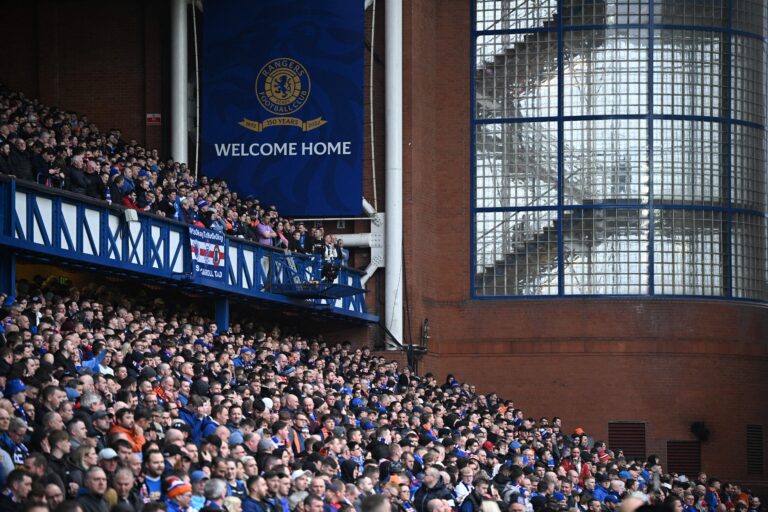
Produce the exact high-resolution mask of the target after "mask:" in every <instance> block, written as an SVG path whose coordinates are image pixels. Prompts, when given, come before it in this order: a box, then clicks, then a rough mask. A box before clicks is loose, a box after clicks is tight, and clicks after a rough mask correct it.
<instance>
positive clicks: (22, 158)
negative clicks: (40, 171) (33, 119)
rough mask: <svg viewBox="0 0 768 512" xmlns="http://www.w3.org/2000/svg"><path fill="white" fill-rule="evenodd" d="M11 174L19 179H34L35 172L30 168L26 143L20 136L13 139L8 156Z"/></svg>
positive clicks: (30, 163) (30, 162)
mask: <svg viewBox="0 0 768 512" xmlns="http://www.w3.org/2000/svg"><path fill="white" fill-rule="evenodd" d="M8 160H9V162H10V165H11V169H13V175H14V176H16V177H17V178H19V179H20V180H27V181H35V173H34V171H33V170H32V161H31V160H30V158H29V152H28V151H27V143H26V142H25V141H24V139H22V138H21V137H18V138H17V139H16V140H14V141H13V146H11V155H10V157H9V158H8Z"/></svg>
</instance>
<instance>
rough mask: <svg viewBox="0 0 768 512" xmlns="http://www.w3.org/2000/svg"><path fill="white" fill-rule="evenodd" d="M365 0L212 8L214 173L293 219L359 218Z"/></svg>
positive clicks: (206, 147) (289, 0)
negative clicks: (339, 216)
mask: <svg viewBox="0 0 768 512" xmlns="http://www.w3.org/2000/svg"><path fill="white" fill-rule="evenodd" d="M363 28H364V19H363V0H322V1H318V0H258V1H254V0H216V1H209V2H205V15H204V25H203V63H202V90H201V93H202V95H201V96H202V142H201V144H202V158H201V164H202V165H201V169H202V172H203V174H204V175H206V176H209V177H212V178H223V179H225V180H226V181H227V183H228V184H229V186H230V187H231V188H232V189H233V190H236V191H237V192H238V193H239V194H240V196H241V197H245V196H249V195H252V196H254V197H255V198H257V199H259V200H260V201H261V203H262V204H267V205H271V204H274V205H276V206H277V208H278V210H279V211H280V213H281V214H285V215H288V216H293V217H295V216H331V215H332V216H337V215H357V214H359V213H360V212H361V209H362V207H361V203H362V201H361V198H362V177H363V154H362V152H363V50H364V40H365V39H364V33H363Z"/></svg>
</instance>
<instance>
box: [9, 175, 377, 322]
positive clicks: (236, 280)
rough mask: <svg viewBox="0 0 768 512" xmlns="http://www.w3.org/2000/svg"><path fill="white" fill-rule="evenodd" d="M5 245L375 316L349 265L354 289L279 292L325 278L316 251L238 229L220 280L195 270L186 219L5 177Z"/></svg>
mask: <svg viewBox="0 0 768 512" xmlns="http://www.w3.org/2000/svg"><path fill="white" fill-rule="evenodd" d="M0 246H4V247H5V248H6V250H5V251H3V252H5V253H8V252H9V251H8V250H7V249H12V250H13V251H14V252H16V253H17V254H19V255H20V256H27V257H31V258H35V259H45V260H50V261H54V262H56V261H59V260H60V261H61V263H64V264H74V265H78V266H85V267H92V268H94V269H96V268H99V269H105V270H108V271H110V272H113V273H114V274H116V275H125V274H138V275H143V276H150V277H152V278H154V279H155V280H157V281H159V282H166V283H169V284H173V285H177V286H181V287H186V288H193V289H197V290H200V291H205V292H208V293H214V294H219V295H229V296H235V297H238V296H239V297H242V298H255V299H258V300H262V301H267V302H272V303H282V304H286V305H288V304H290V305H291V306H294V307H299V308H303V309H306V310H308V311H322V312H326V313H328V314H330V315H333V316H336V315H340V316H343V317H348V318H350V319H357V320H364V321H371V322H375V321H377V320H378V318H377V317H376V316H374V315H369V314H368V313H367V310H366V306H365V290H364V288H363V286H362V285H361V281H360V280H361V277H362V272H359V271H357V270H355V269H351V268H347V267H342V269H341V270H340V272H339V275H338V278H337V279H336V280H335V281H334V284H337V285H339V286H340V287H344V288H345V289H346V291H347V295H345V296H342V295H343V294H338V296H335V297H334V296H327V297H324V298H311V299H308V298H296V297H291V296H287V295H286V294H281V293H276V292H275V291H274V290H281V289H283V288H285V287H286V286H288V285H294V286H295V285H297V284H299V283H314V282H317V281H318V280H319V275H320V270H321V266H322V261H321V259H320V257H319V256H317V255H305V254H290V253H287V252H284V251H281V250H278V249H273V248H271V247H264V246H262V245H259V244H256V243H253V242H250V241H247V240H243V239H239V238H233V237H226V240H225V248H224V251H225V256H226V258H225V262H226V263H225V269H224V270H225V274H226V275H225V279H223V280H222V282H221V283H216V282H212V281H211V280H208V279H204V278H202V277H201V276H199V275H197V274H196V273H195V272H192V259H191V254H190V239H189V231H188V228H187V226H186V225H185V224H182V223H180V222H176V221H174V220H171V219H166V218H164V217H158V216H156V215H152V214H147V213H144V212H138V219H137V220H134V221H128V220H126V217H125V209H123V208H121V207H117V206H110V205H107V204H106V203H104V202H101V201H95V200H92V199H90V198H87V197H83V196H80V195H76V194H72V193H69V192H66V191H59V190H55V189H50V188H46V187H42V186H39V185H36V184H34V183H28V182H23V181H16V180H11V179H7V178H5V177H0Z"/></svg>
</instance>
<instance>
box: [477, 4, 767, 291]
mask: <svg viewBox="0 0 768 512" xmlns="http://www.w3.org/2000/svg"><path fill="white" fill-rule="evenodd" d="M473 3H474V5H475V9H474V23H473V29H472V30H473V33H472V37H473V38H472V41H473V50H474V53H473V55H474V66H473V89H472V94H473V96H472V113H473V115H472V129H473V131H474V139H473V141H474V146H473V162H472V164H473V165H472V170H473V179H474V195H473V198H474V204H473V215H474V240H473V243H474V269H473V270H474V279H473V283H474V284H473V293H474V295H475V296H477V297H525V296H574V295H662V296H667V295H669V296H681V295H688V296H702V297H726V298H730V297H732V298H739V299H753V300H768V288H767V287H766V276H768V268H766V259H768V247H767V244H766V233H768V227H767V226H766V131H765V122H766V121H765V120H766V71H768V69H767V66H766V59H767V57H766V56H767V55H768V52H767V51H766V50H767V49H768V48H767V47H766V42H765V39H764V37H765V36H766V32H767V31H766V23H768V15H767V14H768V4H766V3H765V2H762V1H760V0H653V1H650V0H559V1H557V0H473Z"/></svg>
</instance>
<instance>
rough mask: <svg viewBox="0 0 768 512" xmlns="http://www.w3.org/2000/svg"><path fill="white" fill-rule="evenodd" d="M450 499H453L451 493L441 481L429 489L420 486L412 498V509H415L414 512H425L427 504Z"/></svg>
mask: <svg viewBox="0 0 768 512" xmlns="http://www.w3.org/2000/svg"><path fill="white" fill-rule="evenodd" d="M451 499H453V495H452V494H451V491H450V490H448V488H447V487H446V486H445V484H444V483H443V481H442V480H440V481H438V482H437V485H435V486H434V487H432V488H431V489H430V488H428V487H427V486H425V485H422V486H421V487H420V488H419V490H418V491H416V495H415V496H414V497H413V507H414V508H415V509H416V512H427V503H429V502H430V501H432V500H451Z"/></svg>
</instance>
